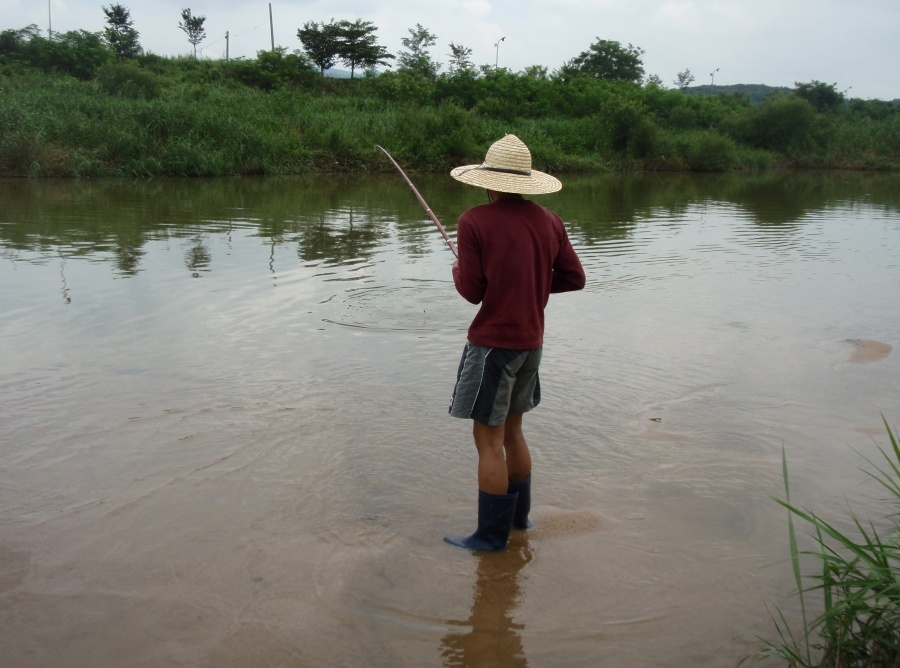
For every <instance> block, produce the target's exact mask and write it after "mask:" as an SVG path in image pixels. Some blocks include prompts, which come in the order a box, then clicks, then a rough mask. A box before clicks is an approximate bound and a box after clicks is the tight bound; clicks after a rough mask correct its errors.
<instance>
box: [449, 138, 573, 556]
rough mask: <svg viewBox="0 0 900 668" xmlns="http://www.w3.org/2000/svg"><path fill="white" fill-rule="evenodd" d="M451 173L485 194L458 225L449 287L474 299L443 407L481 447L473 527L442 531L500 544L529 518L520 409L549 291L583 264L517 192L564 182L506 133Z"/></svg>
mask: <svg viewBox="0 0 900 668" xmlns="http://www.w3.org/2000/svg"><path fill="white" fill-rule="evenodd" d="M450 175H451V176H452V177H453V178H454V179H456V180H457V181H461V182H462V183H465V184H468V185H472V186H477V187H480V188H485V189H486V190H487V195H488V200H489V203H488V204H484V205H481V206H476V207H474V208H472V209H469V210H468V211H466V212H465V213H463V214H462V215H461V216H460V217H459V222H458V225H457V236H456V241H457V249H458V259H457V260H456V261H455V262H454V263H453V281H454V283H455V284H456V290H457V292H459V294H460V295H462V296H463V297H464V298H465V299H466V300H468V301H469V302H471V303H473V304H481V307H480V309H479V310H478V313H477V315H476V316H475V318H474V320H472V324H471V325H470V327H469V331H468V337H467V339H468V341H467V343H466V346H465V349H464V351H463V355H462V359H461V360H460V364H459V371H458V374H457V381H456V386H455V388H454V391H453V399H452V400H451V404H450V415H452V416H454V417H459V418H465V419H471V420H472V421H473V429H472V433H473V436H474V438H475V447H476V448H477V450H478V528H477V530H476V531H475V533H473V534H472V535H470V536H461V537H447V538H445V539H444V540H446V541H447V542H448V543H451V544H453V545H457V546H459V547H464V548H468V549H470V550H490V551H497V550H503V549H505V548H506V544H507V541H508V539H509V533H510V530H511V529H512V528H516V529H527V528H529V527H530V526H531V522H530V521H529V519H528V513H529V511H530V510H531V454H530V452H529V450H528V444H527V443H526V441H525V436H524V434H523V433H522V415H523V414H524V413H526V412H528V411H530V410H531V409H532V408H534V407H535V406H537V405H538V403H540V400H541V391H540V382H539V380H538V367H539V365H540V362H541V350H542V346H543V342H544V308H545V307H546V306H547V301H548V299H549V296H550V293H553V292H568V291H571V290H581V289H582V288H583V287H584V282H585V278H584V269H583V268H582V266H581V262H580V261H579V259H578V256H577V255H576V253H575V251H574V249H573V248H572V244H571V243H570V242H569V237H568V235H567V234H566V229H565V226H564V225H563V222H562V220H561V219H560V218H559V216H557V215H556V214H555V213H553V212H551V211H549V210H548V209H546V208H544V207H542V206H540V205H538V204H536V203H534V202H532V201H530V200H527V199H525V198H524V197H523V195H537V194H544V193H552V192H556V191H558V190H560V189H561V188H562V184H561V183H560V182H559V180H557V179H556V178H554V177H553V176H550V175H549V174H545V173H543V172H539V171H537V170H535V169H532V168H531V152H530V151H529V150H528V147H527V146H526V145H525V144H524V143H523V142H522V140H521V139H519V138H518V137H516V136H515V135H511V134H508V135H506V136H505V137H503V138H502V139H500V140H498V141H496V142H494V144H492V145H491V147H490V148H489V149H488V151H487V154H486V156H485V159H484V162H483V163H481V164H480V165H466V166H464V167H457V168H456V169H454V170H453V171H452V172H450Z"/></svg>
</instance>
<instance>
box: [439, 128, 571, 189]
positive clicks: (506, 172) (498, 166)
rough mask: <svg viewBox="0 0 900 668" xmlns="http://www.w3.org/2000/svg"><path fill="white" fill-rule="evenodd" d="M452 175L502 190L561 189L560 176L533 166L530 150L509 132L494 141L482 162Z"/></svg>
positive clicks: (474, 184) (480, 185) (475, 184)
mask: <svg viewBox="0 0 900 668" xmlns="http://www.w3.org/2000/svg"><path fill="white" fill-rule="evenodd" d="M450 176H452V177H453V178H454V179H456V180H457V181H461V182H463V183H467V184H469V185H470V186H479V187H481V188H487V189H488V190H494V191H496V192H501V193H519V194H521V195H541V194H544V193H555V192H556V191H557V190H559V189H560V188H562V183H560V182H559V180H558V179H556V178H554V177H552V176H550V175H549V174H545V173H544V172H539V171H537V170H536V169H532V168H531V151H529V150H528V147H527V146H525V142H523V141H522V140H521V139H519V138H518V137H516V136H515V135H506V136H505V137H503V139H498V140H497V141H495V142H494V143H493V144H491V147H490V148H489V149H488V152H487V155H485V156H484V162H482V163H481V164H480V165H465V166H464V167H457V168H456V169H454V170H453V171H452V172H450Z"/></svg>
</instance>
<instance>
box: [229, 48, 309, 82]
mask: <svg viewBox="0 0 900 668" xmlns="http://www.w3.org/2000/svg"><path fill="white" fill-rule="evenodd" d="M231 67H232V69H233V71H234V73H235V76H236V78H237V79H238V80H239V81H241V82H242V83H244V84H246V85H248V86H253V87H254V88H261V89H262V90H275V89H278V88H285V87H302V86H310V85H312V83H313V81H314V80H315V79H316V78H317V76H318V74H317V72H316V69H315V68H314V67H313V65H312V63H311V62H310V61H309V59H308V58H307V57H306V56H304V55H303V54H302V53H300V52H298V51H295V52H294V53H287V49H286V48H285V47H283V46H277V47H275V50H274V51H269V50H265V51H259V52H257V54H256V60H238V61H235V62H234V63H233V64H232V65H231Z"/></svg>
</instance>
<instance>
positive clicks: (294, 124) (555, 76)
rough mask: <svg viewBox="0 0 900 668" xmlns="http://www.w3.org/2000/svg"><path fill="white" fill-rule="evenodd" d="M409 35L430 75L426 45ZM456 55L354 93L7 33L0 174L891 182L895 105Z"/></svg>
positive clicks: (297, 76)
mask: <svg viewBox="0 0 900 668" xmlns="http://www.w3.org/2000/svg"><path fill="white" fill-rule="evenodd" d="M344 24H348V22H340V23H335V22H334V21H332V22H331V24H330V25H334V26H336V27H337V28H340V27H341V25H344ZM348 25H351V26H353V25H355V26H357V27H358V28H360V29H361V31H362V33H361V34H362V35H363V36H365V35H366V34H369V35H371V34H372V33H371V32H366V31H368V30H369V29H370V28H371V27H372V26H371V25H370V24H367V23H365V22H354V23H349V24H348ZM313 27H314V28H316V30H319V31H320V26H319V24H313ZM417 27H418V28H419V29H421V31H422V34H421V35H420V36H421V37H423V38H424V39H423V40H422V41H421V42H419V46H420V47H422V48H421V51H422V52H423V53H424V55H425V56H426V57H429V58H430V56H428V54H427V50H426V49H427V46H425V45H426V44H427V43H428V42H429V40H430V39H434V36H433V35H431V33H429V32H428V31H427V30H425V29H424V28H421V26H417ZM410 32H411V34H412V33H414V32H416V31H410ZM410 39H412V38H410ZM336 44H338V45H340V41H338V42H336ZM451 49H452V50H453V52H454V53H455V54H456V56H458V59H457V60H456V61H455V62H454V65H453V66H452V67H451V68H449V70H448V71H447V72H445V73H441V74H438V73H437V72H436V71H435V70H428V72H429V73H423V72H421V71H416V70H413V69H410V68H403V67H401V68H399V69H398V71H396V72H384V73H382V74H377V75H376V74H373V73H372V68H371V67H368V68H367V70H368V73H369V75H368V76H366V77H364V78H354V79H334V78H329V77H321V76H319V75H318V72H317V69H318V70H321V66H319V67H318V68H314V67H315V66H314V65H313V64H312V62H311V60H310V58H309V57H308V56H307V55H305V54H303V53H299V52H296V51H295V52H293V53H289V52H288V51H287V50H286V49H285V48H284V47H278V48H276V49H274V50H272V51H268V50H266V51H260V52H259V53H258V54H257V55H256V57H255V58H248V59H239V60H233V61H222V60H210V59H204V60H199V59H196V58H195V57H192V56H190V55H187V56H183V57H178V58H164V57H161V56H157V55H154V54H141V55H138V56H137V57H135V58H133V59H129V60H118V62H117V59H116V54H115V53H114V51H113V49H112V48H111V47H110V45H109V44H108V43H107V42H106V41H105V40H104V39H103V37H102V36H101V35H99V34H92V33H85V32H83V31H81V32H75V33H66V34H57V35H55V36H54V38H53V39H52V40H51V39H47V38H44V37H42V36H41V35H40V31H39V30H38V29H37V27H36V26H29V27H27V28H24V29H21V30H6V31H2V32H0V123H2V127H3V128H6V129H5V130H2V131H0V155H2V156H4V157H3V159H2V164H0V175H11V174H16V175H32V176H39V175H68V176H72V175H126V174H128V175H153V174H173V175H199V174H214V173H221V174H244V173H285V172H293V171H304V170H310V169H317V170H358V169H382V168H383V167H384V165H383V161H381V160H379V159H378V156H377V155H372V153H371V148H372V146H373V144H374V143H380V144H382V145H385V146H391V147H392V152H394V151H395V150H396V151H399V154H397V153H395V155H398V157H403V158H404V160H405V161H406V162H407V163H408V164H409V166H410V168H413V169H416V168H418V169H444V168H445V167H446V166H448V165H450V164H452V163H453V162H455V161H457V160H458V159H465V160H472V161H475V160H478V159H480V158H481V157H483V152H484V150H485V149H486V148H487V146H489V145H490V143H491V142H492V141H493V140H495V139H496V137H497V136H502V134H503V133H505V132H510V131H513V132H516V133H517V134H521V135H522V136H523V137H525V136H527V137H528V142H529V147H530V148H532V155H533V156H534V157H535V160H540V161H542V164H544V165H545V167H547V168H548V169H551V170H609V169H617V170H658V169H666V170H685V169H692V170H702V171H724V170H731V169H760V168H765V167H769V166H813V167H851V168H864V169H872V168H876V169H884V168H897V167H898V166H900V107H898V106H895V105H891V104H889V103H882V102H878V101H874V100H869V101H863V100H851V101H849V102H846V103H843V104H841V105H839V106H837V107H833V108H827V109H825V110H823V111H820V110H819V109H818V108H817V107H816V106H815V105H814V104H812V103H811V102H810V101H808V100H807V99H804V97H802V96H801V95H799V94H798V93H797V92H796V91H787V92H784V93H782V94H781V95H774V96H769V97H767V98H766V99H765V100H764V101H763V102H761V103H759V104H752V103H751V102H750V100H749V98H748V97H747V96H745V95H742V94H737V93H735V94H729V95H693V94H688V93H691V92H693V91H694V90H695V89H696V88H699V87H693V88H688V89H685V90H684V91H678V90H670V89H666V88H664V87H663V86H661V85H653V84H650V83H647V84H645V85H640V84H638V83H637V82H632V81H611V80H609V79H607V78H603V77H596V76H589V75H579V74H572V73H571V72H563V71H560V72H554V73H549V72H548V70H547V68H546V67H542V66H531V67H529V68H526V69H525V70H524V71H522V72H518V73H516V72H512V71H510V70H509V69H506V68H495V67H493V66H482V67H480V68H473V67H470V66H469V65H470V63H471V61H470V55H471V52H470V50H469V49H467V48H466V47H463V46H459V45H456V44H451ZM407 55H408V54H407ZM814 83H815V82H814ZM717 88H718V87H717ZM48 91H52V92H53V95H52V96H51V95H49V94H48ZM826 92H827V91H826ZM535 164H538V163H537V162H536V163H535Z"/></svg>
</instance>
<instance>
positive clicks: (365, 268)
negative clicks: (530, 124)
mask: <svg viewBox="0 0 900 668" xmlns="http://www.w3.org/2000/svg"><path fill="white" fill-rule="evenodd" d="M414 179H415V180H416V183H417V185H418V186H419V188H420V190H422V192H423V194H424V195H425V196H426V198H427V199H428V200H429V204H430V205H431V206H432V208H433V209H434V210H435V211H436V212H437V214H438V216H439V217H440V218H441V219H442V220H443V221H444V223H445V225H446V227H447V228H448V229H449V230H450V231H451V233H452V232H453V231H454V229H455V222H454V221H455V218H456V216H457V215H458V213H459V212H460V211H462V210H463V209H465V208H466V207H468V206H471V205H473V204H477V203H480V202H482V201H483V194H482V193H481V192H480V191H477V190H475V189H471V188H467V187H465V186H462V185H461V184H457V183H455V182H453V181H452V180H450V179H449V178H445V177H439V176H421V175H418V176H414ZM564 183H565V188H564V190H563V191H562V192H561V193H560V194H558V195H553V196H547V197H542V198H538V199H539V201H540V202H542V203H545V204H547V205H548V206H551V207H552V208H554V209H555V210H557V211H558V212H559V213H560V214H561V215H562V216H563V218H564V220H565V221H566V223H567V225H568V228H569V231H570V236H571V238H572V240H573V243H574V245H575V247H576V250H577V251H578V252H579V254H580V256H581V258H582V260H583V263H584V265H585V268H586V271H587V277H588V284H587V287H586V289H585V290H584V291H583V292H580V293H571V294H565V295H559V296H555V297H554V298H553V299H552V300H551V304H550V307H549V309H548V312H547V337H546V342H545V356H544V363H543V365H542V372H541V373H542V385H543V389H544V402H543V404H542V405H541V406H540V407H539V408H538V409H537V410H535V411H534V412H533V413H531V414H530V415H529V416H527V417H526V420H525V427H526V434H527V436H528V438H529V442H530V444H531V447H532V451H533V455H534V463H535V471H534V512H533V519H534V521H535V524H536V526H535V529H534V530H533V531H530V532H527V533H522V532H519V533H516V534H514V536H513V538H512V540H511V544H510V549H509V551H508V552H506V553H503V554H490V555H483V556H481V555H473V554H471V553H469V552H466V551H463V550H456V549H453V548H451V547H450V546H448V545H446V544H445V543H443V541H442V540H441V538H442V537H443V536H444V535H447V534H459V533H462V532H464V531H467V530H471V529H474V515H475V502H476V488H475V461H476V459H475V450H474V446H473V445H472V444H471V436H470V426H469V425H468V424H467V423H465V422H463V421H459V420H453V419H451V418H449V417H448V416H447V415H446V411H447V404H448V403H449V398H450V392H451V390H452V384H453V377H454V374H455V370H456V365H457V361H458V355H459V353H460V351H461V349H462V345H463V342H464V339H465V330H466V328H467V326H468V322H469V321H470V320H471V318H472V316H473V315H474V312H475V307H473V306H471V305H469V304H468V303H466V302H465V301H464V300H463V299H462V298H460V297H458V296H457V295H456V293H455V291H454V288H453V284H452V280H451V279H450V264H451V262H452V259H453V258H452V255H451V254H450V253H449V251H448V250H447V249H446V246H445V245H444V243H443V240H442V239H441V237H440V235H439V234H438V233H437V232H436V230H435V229H434V227H433V226H432V225H431V223H430V221H429V220H428V219H427V217H426V216H425V213H424V211H423V210H422V209H421V208H420V207H419V205H418V203H417V202H416V200H415V199H414V197H413V196H412V194H411V193H410V191H409V190H408V189H407V188H406V186H405V184H404V183H403V182H402V180H400V179H399V177H397V176H395V175H383V176H378V177H367V178H366V179H361V178H359V177H352V178H351V177H347V178H339V177H327V178H316V179H303V178H270V179H246V178H245V179H215V180H190V181H188V180H171V181H170V180H153V181H137V182H135V181H106V180H101V181H62V182H53V181H41V182H33V181H5V182H0V202H2V209H0V654H2V656H4V660H5V662H8V663H9V665H15V666H23V667H27V666H56V665H67V666H101V665H129V666H159V665H167V666H216V667H220V666H247V665H284V666H291V665H296V666H310V665H346V666H358V665H379V666H398V665H410V666H412V665H416V666H419V665H434V666H441V665H448V666H453V665H492V666H504V665H508V666H524V665H531V666H559V665H609V666H626V665H627V666H648V667H649V666H684V665H698V666H701V665H702V666H730V665H735V664H736V662H737V661H738V660H739V659H740V658H742V657H744V656H746V655H747V654H750V653H752V652H753V651H754V650H755V649H756V648H757V647H758V645H757V644H756V642H755V641H754V639H753V636H754V634H762V635H767V636H771V635H772V634H771V625H770V622H769V620H768V612H767V610H766V605H767V604H768V605H770V606H771V605H778V606H781V607H782V608H783V609H784V611H785V614H786V615H787V616H788V618H790V619H792V620H796V619H797V618H798V614H799V613H798V610H797V609H796V600H795V599H793V598H791V597H790V595H789V594H790V589H791V586H792V578H791V574H790V567H789V565H788V563H787V562H786V561H785V559H786V557H787V536H786V518H785V516H784V513H783V512H781V510H780V509H779V507H777V506H776V504H775V503H774V502H773V501H771V500H770V499H769V498H768V496H767V495H776V496H777V495H780V494H781V492H782V490H783V487H782V484H783V483H782V480H781V449H782V446H784V448H785V449H786V451H787V453H788V457H789V459H790V464H791V470H792V494H793V495H794V499H795V500H797V501H798V502H799V503H801V504H802V505H809V506H812V507H814V508H815V509H816V510H817V511H819V512H820V513H821V514H822V515H823V516H825V517H828V518H830V519H833V520H835V521H836V523H838V524H839V525H841V524H842V522H844V521H845V520H843V519H842V518H843V517H844V516H845V514H846V513H845V507H846V506H845V504H846V500H849V501H850V503H851V505H853V507H854V509H855V510H857V512H858V513H859V514H861V515H862V516H871V517H872V519H873V520H875V521H879V520H880V519H881V518H883V517H884V516H885V515H886V514H887V513H888V512H890V511H889V509H888V508H886V507H885V506H884V502H883V500H882V499H881V494H880V492H879V490H878V489H877V488H874V487H873V486H872V485H871V484H869V483H868V482H867V481H866V476H865V475H864V474H863V473H861V472H860V471H858V470H857V467H858V466H859V465H860V464H861V463H862V462H861V461H860V459H859V456H858V455H857V454H856V453H854V451H853V449H854V448H855V449H857V450H860V451H862V452H864V453H866V454H867V455H870V456H871V455H873V453H875V452H876V451H875V447H876V444H880V445H885V444H886V437H885V434H884V429H883V426H882V425H881V422H880V420H881V417H880V415H881V413H884V414H885V416H886V417H887V418H888V420H889V421H890V422H892V423H894V424H896V423H897V422H896V421H897V419H898V417H897V416H898V415H900V413H898V408H900V374H898V373H897V372H898V366H900V362H898V354H897V350H896V348H897V346H898V344H900V331H898V319H897V313H900V195H898V193H900V187H898V186H900V180H898V177H896V176H885V175H877V174H852V173H851V174H848V173H825V174H787V175H785V174H774V175H772V174H769V175H759V176H746V175H745V176H740V177H724V176H711V177H697V176H683V175H678V176H658V177H653V176H650V177H639V178H620V177H615V178H613V177H607V178H586V177H577V178H576V177H573V178H568V179H564Z"/></svg>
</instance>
